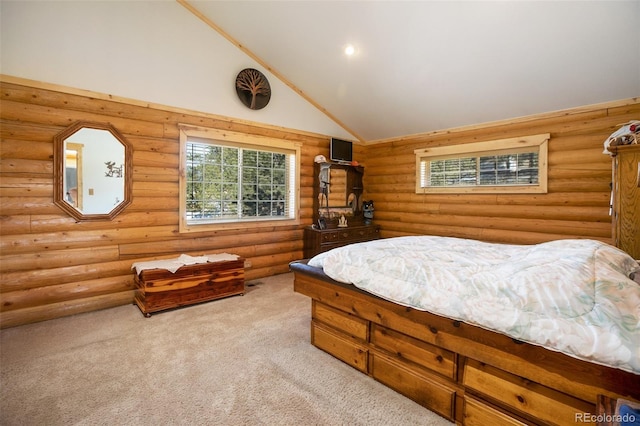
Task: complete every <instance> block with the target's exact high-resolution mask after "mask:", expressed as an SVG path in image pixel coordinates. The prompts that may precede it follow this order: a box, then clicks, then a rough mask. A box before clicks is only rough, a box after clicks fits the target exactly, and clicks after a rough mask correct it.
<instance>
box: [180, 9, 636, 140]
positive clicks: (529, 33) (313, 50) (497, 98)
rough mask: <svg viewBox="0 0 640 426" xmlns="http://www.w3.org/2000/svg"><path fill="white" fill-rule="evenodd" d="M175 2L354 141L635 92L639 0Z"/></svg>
mask: <svg viewBox="0 0 640 426" xmlns="http://www.w3.org/2000/svg"><path fill="white" fill-rule="evenodd" d="M180 1H181V3H182V4H183V5H185V6H188V8H192V12H194V14H195V15H196V16H198V15H199V17H200V18H201V19H204V20H207V21H209V22H210V23H213V24H214V26H212V30H213V29H215V27H218V30H219V31H221V32H223V33H224V34H226V36H228V38H229V39H230V41H231V42H233V43H237V45H238V46H239V47H240V48H241V49H246V51H247V52H249V53H250V54H251V55H254V57H255V58H257V59H258V60H259V62H260V63H261V64H262V65H263V66H264V67H265V69H268V70H269V71H271V72H273V73H274V74H275V75H277V76H278V77H280V78H281V79H282V80H283V81H285V82H286V84H289V85H290V86H291V87H294V88H295V89H296V90H298V91H299V92H300V93H301V94H302V95H303V96H304V97H306V98H307V99H308V100H310V102H312V103H313V104H314V105H316V106H317V107H318V108H319V109H321V110H323V111H324V112H325V113H326V114H327V115H328V116H329V117H331V118H332V119H333V120H335V121H336V122H338V123H339V124H340V125H341V126H342V127H344V128H345V129H346V130H347V131H348V132H349V133H351V134H353V135H354V137H356V138H357V139H360V140H362V141H374V140H381V139H387V138H392V137H398V136H403V135H409V134H415V133H425V132H430V131H437V130H442V129H448V128H453V127H459V126H465V125H473V124H478V123H484V122H490V121H498V120H505V119H510V118H515V117H522V116H527V115H532V114H538V113H544V112H550V111H557V110H561V109H566V108H572V107H577V106H583V105H590V104H595V103H600V102H606V101H613V100H618V99H626V98H631V97H637V96H640V31H639V30H640V24H639V23H640V1H637V0H634V1H465V2H463V1H268V0H264V1H237V0H236V1H210V0H206V1H201V0H188V2H185V1H182V0H180ZM347 44H352V45H353V46H354V47H355V53H354V55H353V56H351V57H347V56H346V55H345V54H344V52H343V49H344V47H345V46H346V45H347Z"/></svg>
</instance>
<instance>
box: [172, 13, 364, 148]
mask: <svg viewBox="0 0 640 426" xmlns="http://www.w3.org/2000/svg"><path fill="white" fill-rule="evenodd" d="M176 1H177V2H178V3H179V4H180V5H182V6H183V7H184V8H186V9H187V10H188V11H189V12H191V13H192V14H193V15H195V16H196V17H197V18H198V19H200V20H201V21H202V22H204V23H205V24H207V25H208V26H209V27H211V28H212V29H213V30H215V31H216V32H217V33H218V34H220V35H221V36H222V37H224V38H226V39H227V41H229V42H230V43H231V44H233V45H234V46H236V47H237V48H238V49H240V50H241V51H242V52H244V53H245V54H246V55H247V56H249V57H250V58H251V59H253V60H254V61H256V62H257V63H259V64H260V65H262V66H263V67H264V68H266V69H267V70H268V71H269V72H270V73H271V74H273V75H274V76H276V78H278V80H280V81H281V82H283V83H284V84H285V85H287V86H288V87H289V88H290V89H291V90H293V91H294V92H296V93H297V94H298V95H299V96H301V97H302V98H303V99H304V100H306V101H307V102H309V103H310V104H311V105H313V106H314V107H315V108H316V109H318V110H319V111H320V112H322V113H323V114H324V115H326V116H327V117H329V119H331V120H332V121H333V122H334V123H336V124H337V125H338V126H340V127H342V128H343V129H344V130H345V131H347V132H349V133H350V134H352V135H353V136H355V137H356V138H357V139H358V141H359V142H362V143H365V142H366V140H365V139H364V138H363V137H362V136H360V135H359V134H358V133H356V132H355V131H353V130H352V129H350V128H349V127H348V126H347V125H346V124H344V123H343V122H342V121H341V120H339V119H338V118H337V117H335V116H334V115H333V114H331V113H330V112H329V111H327V109H326V108H324V107H323V106H322V105H320V104H318V103H317V102H316V101H314V100H313V99H311V98H310V97H309V96H308V95H307V94H306V93H304V92H303V91H302V90H300V89H299V88H298V87H296V86H295V85H294V84H293V83H292V82H291V81H289V80H288V79H287V78H286V77H285V76H284V75H282V74H281V73H280V72H278V71H276V70H274V69H273V68H272V67H271V66H270V65H269V64H267V63H266V62H265V61H263V60H262V59H261V58H259V57H258V56H257V55H256V54H254V53H253V52H252V51H250V50H249V49H247V48H246V47H245V46H243V45H242V43H239V42H238V41H237V40H236V39H234V38H233V37H231V36H230V35H229V34H228V33H227V32H225V31H224V30H223V29H222V28H220V27H219V26H218V25H216V24H215V23H214V22H213V21H211V20H210V19H209V18H207V17H206V16H205V15H204V14H203V13H201V12H200V11H199V10H198V9H197V8H196V7H195V6H193V5H191V4H190V3H189V2H188V1H187V0H176Z"/></svg>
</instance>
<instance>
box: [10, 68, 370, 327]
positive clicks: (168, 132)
mask: <svg viewBox="0 0 640 426" xmlns="http://www.w3.org/2000/svg"><path fill="white" fill-rule="evenodd" d="M0 87H1V90H2V100H1V104H0V111H1V112H0V118H1V120H2V122H1V134H2V144H1V149H0V154H1V160H0V161H1V162H0V167H1V168H0V177H1V182H0V191H1V192H0V196H1V198H0V219H1V221H0V226H1V230H0V232H1V235H0V249H1V252H0V256H1V257H0V262H1V264H0V274H1V275H0V277H1V280H0V298H1V305H0V307H1V311H0V312H1V313H0V327H10V326H15V325H19V324H24V323H29V322H35V321H40V320H46V319H50V318H56V317H61V316H65V315H70V314H74V313H79V312H86V311H92V310H97V309H102V308H107V307H112V306H117V305H123V304H128V303H133V289H134V281H133V275H132V272H131V270H130V267H131V264H132V263H133V262H137V261H143V260H150V259H158V258H169V257H175V256H177V255H179V254H181V253H188V254H202V253H219V252H228V253H235V254H238V255H240V256H242V257H244V258H245V259H247V260H248V261H249V262H250V265H251V266H250V267H248V268H247V270H246V275H245V277H246V279H247V280H252V279H256V278H260V277H265V276H269V275H274V274H278V273H284V272H287V271H288V264H289V262H290V261H292V260H296V259H300V258H301V257H302V244H303V237H302V233H303V231H302V228H303V227H304V226H305V225H309V224H310V223H311V221H312V211H311V210H312V202H311V201H312V182H313V176H312V174H313V159H314V156H315V155H317V154H324V155H328V151H329V138H328V137H327V136H322V135H317V134H309V133H304V132H297V131H293V130H288V129H283V128H276V127H269V126H262V125H258V124H255V123H248V122H240V121H237V120H231V119H225V118H221V117H217V116H212V115H206V114H200V113H194V112H187V111H184V110H178V109H171V108H165V107H161V106H152V105H147V104H143V103H140V102H135V101H129V100H124V99H118V100H113V99H112V97H110V96H108V95H101V94H95V93H87V92H82V91H78V90H73V89H67V88H61V87H59V86H51V85H45V84H39V83H32V82H24V81H22V80H18V79H13V78H8V77H4V78H3V81H2V83H1V86H0ZM77 120H88V121H96V122H103V123H106V122H109V123H112V124H113V125H114V127H115V128H116V129H117V130H118V131H120V132H121V133H122V134H123V135H124V136H125V137H126V139H127V140H128V141H129V142H130V143H131V144H132V146H133V200H132V204H131V205H130V206H128V207H127V208H126V209H125V210H124V211H123V212H122V213H121V214H120V215H118V216H117V217H116V218H115V219H114V220H113V221H99V222H81V223H76V222H75V220H74V219H73V218H71V217H70V216H68V215H67V214H66V213H65V212H63V211H62V210H61V209H60V208H58V207H57V206H56V205H55V204H53V162H52V160H53V137H54V135H56V134H57V133H58V132H60V131H61V130H63V129H64V128H66V127H67V126H69V125H70V124H72V123H73V122H75V121H77ZM178 123H187V124H196V125H200V126H204V127H211V128H218V129H225V130H231V131H236V132H243V133H250V134H256V135H264V136H269V137H274V138H281V139H286V140H295V141H299V142H301V143H302V147H301V152H302V159H301V163H302V167H301V169H302V170H301V185H300V186H301V208H300V213H301V224H300V226H293V227H284V228H280V227H279V228H275V229H274V228H268V229H257V228H251V227H248V228H247V229H246V230H243V231H242V232H237V231H221V232H202V233H191V234H180V233H178V214H179V213H178V202H179V201H178V186H179V182H178V162H179V132H178V126H177V124H178ZM361 149H362V147H361V146H356V147H355V150H356V152H358V150H361Z"/></svg>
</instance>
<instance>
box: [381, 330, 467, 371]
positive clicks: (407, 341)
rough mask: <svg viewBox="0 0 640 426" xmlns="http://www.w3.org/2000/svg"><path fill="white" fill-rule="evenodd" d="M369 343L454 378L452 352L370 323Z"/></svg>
mask: <svg viewBox="0 0 640 426" xmlns="http://www.w3.org/2000/svg"><path fill="white" fill-rule="evenodd" d="M371 343H373V344H374V345H375V346H376V347H379V348H381V349H384V350H385V351H388V352H390V353H392V354H393V355H395V356H397V357H398V358H400V359H403V360H407V361H410V362H414V363H416V364H418V365H420V366H422V367H425V368H428V369H430V370H432V371H435V372H436V373H439V374H442V375H443V376H445V377H448V378H450V379H453V380H455V379H456V355H455V354H454V353H453V352H450V351H447V350H445V349H441V348H438V347H436V346H434V345H431V344H429V343H425V342H422V341H420V340H417V339H414V338H413V337H409V336H407V335H405V334H402V333H398V332H396V331H393V330H390V329H388V328H386V327H382V326H380V325H378V324H371Z"/></svg>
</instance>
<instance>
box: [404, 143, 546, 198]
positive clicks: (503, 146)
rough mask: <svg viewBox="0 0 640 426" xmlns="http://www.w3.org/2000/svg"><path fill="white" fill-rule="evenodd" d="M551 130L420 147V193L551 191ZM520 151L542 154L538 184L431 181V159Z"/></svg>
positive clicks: (416, 154) (418, 190)
mask: <svg viewBox="0 0 640 426" xmlns="http://www.w3.org/2000/svg"><path fill="white" fill-rule="evenodd" d="M549 139H550V134H549V133H544V134H539V135H530V136H522V137H517V138H509V139H498V140H492V141H486V142H476V143H469V144H460V145H452V146H440V147H434V148H424V149H416V150H415V151H414V154H415V156H416V193H417V194H432V193H452V194H464V193H489V194H496V193H535V194H540V193H547V168H548V141H549ZM520 152H537V153H538V182H537V183H535V184H528V185H522V184H504V185H479V184H475V185H451V186H429V185H428V184H427V180H428V179H427V177H426V175H427V173H428V167H429V164H430V162H431V161H436V160H443V159H450V158H468V157H476V158H477V157H482V156H490V155H504V154H515V153H520Z"/></svg>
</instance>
